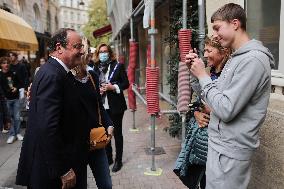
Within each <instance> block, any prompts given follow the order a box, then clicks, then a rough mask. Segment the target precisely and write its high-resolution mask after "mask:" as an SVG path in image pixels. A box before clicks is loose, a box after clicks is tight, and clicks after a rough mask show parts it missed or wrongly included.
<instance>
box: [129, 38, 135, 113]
mask: <svg viewBox="0 0 284 189" xmlns="http://www.w3.org/2000/svg"><path fill="white" fill-rule="evenodd" d="M129 45H130V47H129V49H130V50H129V65H128V69H127V76H128V80H129V83H130V85H129V88H128V106H129V108H130V109H131V110H136V109H137V105H136V96H135V94H134V92H133V90H132V85H133V84H134V83H135V68H136V61H137V51H138V43H137V42H133V41H131V42H130V43H129Z"/></svg>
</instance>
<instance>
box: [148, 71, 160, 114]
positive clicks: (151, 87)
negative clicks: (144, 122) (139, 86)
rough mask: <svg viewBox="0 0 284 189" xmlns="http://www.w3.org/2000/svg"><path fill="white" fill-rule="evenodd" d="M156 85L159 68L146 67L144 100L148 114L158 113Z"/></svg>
mask: <svg viewBox="0 0 284 189" xmlns="http://www.w3.org/2000/svg"><path fill="white" fill-rule="evenodd" d="M158 83H159V68H158V67H155V68H151V67H146V100H147V112H148V113H149V114H157V113H158V112H159V111H160V108H159V92H158V88H159V87H158Z"/></svg>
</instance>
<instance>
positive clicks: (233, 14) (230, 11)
mask: <svg viewBox="0 0 284 189" xmlns="http://www.w3.org/2000/svg"><path fill="white" fill-rule="evenodd" d="M234 19H238V20H239V21H240V23H241V28H242V29H243V30H246V21H247V18H246V11H245V10H244V9H243V8H242V7H241V6H240V5H238V4H235V3H228V4H225V5H224V6H222V7H221V8H219V9H218V10H217V11H216V12H214V13H213V15H212V16H211V23H213V22H214V21H217V20H222V21H227V22H230V21H232V20H234Z"/></svg>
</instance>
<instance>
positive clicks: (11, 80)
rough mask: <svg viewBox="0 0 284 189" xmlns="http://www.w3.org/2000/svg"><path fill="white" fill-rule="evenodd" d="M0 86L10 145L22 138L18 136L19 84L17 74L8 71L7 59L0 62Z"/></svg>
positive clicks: (19, 122)
mask: <svg viewBox="0 0 284 189" xmlns="http://www.w3.org/2000/svg"><path fill="white" fill-rule="evenodd" d="M0 85H1V87H2V90H3V93H4V96H5V98H6V99H7V107H8V112H9V115H10V116H11V129H10V130H9V137H8V139H7V144H12V143H13V142H14V141H15V140H20V141H22V140H23V136H22V135H21V134H20V124H21V121H20V101H19V96H20V94H19V91H20V88H21V82H20V81H19V77H18V75H17V73H16V72H12V71H11V70H10V65H9V59H8V58H7V57H4V58H2V60H1V72H0Z"/></svg>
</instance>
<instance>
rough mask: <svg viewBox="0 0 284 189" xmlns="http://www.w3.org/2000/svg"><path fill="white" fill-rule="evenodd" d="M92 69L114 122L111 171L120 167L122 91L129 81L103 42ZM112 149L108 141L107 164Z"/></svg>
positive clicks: (97, 50)
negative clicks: (98, 77) (98, 79)
mask: <svg viewBox="0 0 284 189" xmlns="http://www.w3.org/2000/svg"><path fill="white" fill-rule="evenodd" d="M94 70H95V71H96V72H97V73H98V75H100V85H101V87H100V91H101V94H102V96H103V102H104V107H105V109H106V110H107V112H108V114H109V116H110V118H111V120H112V122H113V124H114V140H115V150H116V153H115V163H114V165H113V167H112V171H113V172H117V171H119V170H120V169H121V167H122V154H123V134H122V119H123V115H124V111H125V110H126V109H127V106H126V101H125V98H124V94H123V91H124V90H125V89H127V88H128V87H129V81H128V78H127V74H126V72H125V68H124V65H123V64H120V63H119V62H117V60H116V57H115V55H114V53H113V51H112V49H111V47H110V46H109V45H107V44H104V43H103V44H100V45H99V46H98V47H97V48H96V52H95V68H94ZM112 151H113V150H112V146H111V143H109V144H108V145H107V148H106V152H107V157H108V163H109V165H111V164H112V163H113V154H112Z"/></svg>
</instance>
